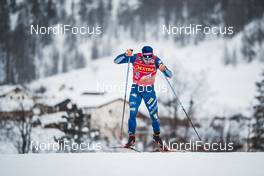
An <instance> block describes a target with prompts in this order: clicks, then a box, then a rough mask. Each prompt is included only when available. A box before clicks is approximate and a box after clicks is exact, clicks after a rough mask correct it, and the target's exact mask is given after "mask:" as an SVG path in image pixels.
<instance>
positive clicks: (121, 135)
mask: <svg viewBox="0 0 264 176" xmlns="http://www.w3.org/2000/svg"><path fill="white" fill-rule="evenodd" d="M129 64H130V57H129V58H128V63H127V74H126V88H125V96H124V103H123V112H122V122H121V134H120V139H122V138H123V124H124V116H125V109H126V97H127V84H128V77H129Z"/></svg>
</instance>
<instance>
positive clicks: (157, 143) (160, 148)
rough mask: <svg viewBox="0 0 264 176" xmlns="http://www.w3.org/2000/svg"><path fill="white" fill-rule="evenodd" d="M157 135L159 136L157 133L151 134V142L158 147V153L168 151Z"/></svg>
mask: <svg viewBox="0 0 264 176" xmlns="http://www.w3.org/2000/svg"><path fill="white" fill-rule="evenodd" d="M159 134H160V133H159V132H155V133H154V134H153V141H154V142H155V144H156V145H157V146H158V147H159V151H161V152H166V151H169V148H168V147H167V145H166V144H164V143H163V141H162V140H161V138H160V135H159Z"/></svg>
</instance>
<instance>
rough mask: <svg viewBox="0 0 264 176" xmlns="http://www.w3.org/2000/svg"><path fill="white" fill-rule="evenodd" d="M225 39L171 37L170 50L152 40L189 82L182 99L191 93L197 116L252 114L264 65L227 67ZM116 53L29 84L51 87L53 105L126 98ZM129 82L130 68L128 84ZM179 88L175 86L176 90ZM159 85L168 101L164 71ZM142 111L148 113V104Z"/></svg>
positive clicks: (122, 70) (163, 111) (123, 68)
mask: <svg viewBox="0 0 264 176" xmlns="http://www.w3.org/2000/svg"><path fill="white" fill-rule="evenodd" d="M226 42H227V41H224V40H222V39H218V40H211V41H205V42H202V43H200V44H199V45H197V46H195V45H191V46H188V47H184V48H177V47H175V45H174V44H173V43H170V42H168V41H167V45H166V48H164V43H163V42H158V41H153V42H150V43H149V44H150V45H152V46H153V47H154V48H155V49H156V51H155V53H156V54H157V55H158V56H159V57H161V59H162V60H163V61H164V63H165V64H167V65H168V67H169V68H171V69H172V70H173V71H174V74H175V75H174V76H176V77H178V78H179V79H181V80H184V81H187V82H188V84H189V86H188V87H187V88H186V91H185V94H183V95H182V96H181V98H182V100H183V103H184V104H185V105H187V103H188V101H189V99H190V97H194V100H195V101H197V102H196V103H198V111H197V116H199V117H208V116H214V115H231V114H234V113H238V112H242V113H247V114H249V113H250V109H249V108H250V107H251V105H252V102H253V100H254V95H255V82H256V81H257V80H259V78H260V73H261V69H262V64H260V63H259V62H258V61H255V62H252V63H250V64H248V63H244V62H242V63H240V64H238V65H237V66H225V65H224V64H223V48H224V45H225V44H226ZM231 42H232V41H231ZM233 43H234V42H233ZM141 45H144V43H142V44H141V43H138V44H137V48H135V52H139V51H140V48H138V46H141ZM128 46H135V45H134V44H133V43H132V42H131V43H130V42H127V43H126V44H124V45H120V46H119V48H118V49H119V50H120V51H119V52H120V53H121V52H123V51H124V49H125V48H127V47H128ZM135 47H136V46H135ZM115 54H118V53H117V52H116V53H115ZM115 56H116V55H113V56H112V57H106V58H101V59H98V60H96V61H93V62H91V63H90V64H89V65H88V66H87V67H86V68H84V69H79V70H75V71H71V72H68V73H65V74H61V75H57V76H53V77H49V78H44V79H41V80H38V81H35V82H33V83H32V84H31V88H33V89H37V88H39V87H40V86H45V87H47V92H46V93H45V95H46V96H47V101H48V102H49V103H52V101H55V100H56V99H65V98H71V99H72V100H74V101H75V102H76V103H77V104H79V106H86V107H87V106H96V105H100V104H102V103H104V102H107V101H110V100H112V99H115V98H119V97H123V95H124V81H125V74H126V68H127V66H126V65H122V66H121V65H116V64H114V63H113V59H114V58H115ZM131 80H132V77H131V69H130V79H129V81H130V82H129V83H130V84H131ZM198 84H201V85H202V88H200V87H198V88H197V85H198ZM164 86H165V89H163V88H164ZM177 86H178V85H175V88H176V91H177ZM156 89H159V90H161V91H157V92H158V95H159V96H160V97H162V98H164V99H166V98H168V97H169V96H172V95H171V91H170V89H169V87H168V86H167V84H166V82H165V81H164V80H163V78H162V74H158V77H157V81H156ZM200 89H201V90H200ZM164 90H165V91H164ZM89 91H90V92H106V94H104V95H102V96H81V94H82V93H83V92H89ZM168 92H169V93H168ZM48 97H52V98H51V99H49V98H48ZM54 97H55V98H54ZM142 107H143V106H142ZM142 110H143V111H146V109H145V108H144V107H143V109H142ZM166 111H167V110H166V109H165V108H162V107H161V108H160V113H161V114H163V115H167V112H166Z"/></svg>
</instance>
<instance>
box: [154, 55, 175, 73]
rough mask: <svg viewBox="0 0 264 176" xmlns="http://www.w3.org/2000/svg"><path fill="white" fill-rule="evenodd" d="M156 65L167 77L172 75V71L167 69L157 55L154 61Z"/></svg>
mask: <svg viewBox="0 0 264 176" xmlns="http://www.w3.org/2000/svg"><path fill="white" fill-rule="evenodd" d="M155 65H156V67H157V68H159V70H160V71H161V72H162V73H163V74H164V75H165V76H166V77H168V78H171V77H172V72H171V71H170V70H169V69H168V67H166V66H165V65H164V64H163V62H162V61H161V60H160V58H158V57H157V59H156V63H155Z"/></svg>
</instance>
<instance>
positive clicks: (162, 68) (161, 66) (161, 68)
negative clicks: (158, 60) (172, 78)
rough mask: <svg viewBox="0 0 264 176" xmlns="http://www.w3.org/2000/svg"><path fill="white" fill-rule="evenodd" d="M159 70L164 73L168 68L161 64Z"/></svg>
mask: <svg viewBox="0 0 264 176" xmlns="http://www.w3.org/2000/svg"><path fill="white" fill-rule="evenodd" d="M159 70H160V71H161V72H164V71H165V70H166V66H165V65H164V64H160V65H159Z"/></svg>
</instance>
